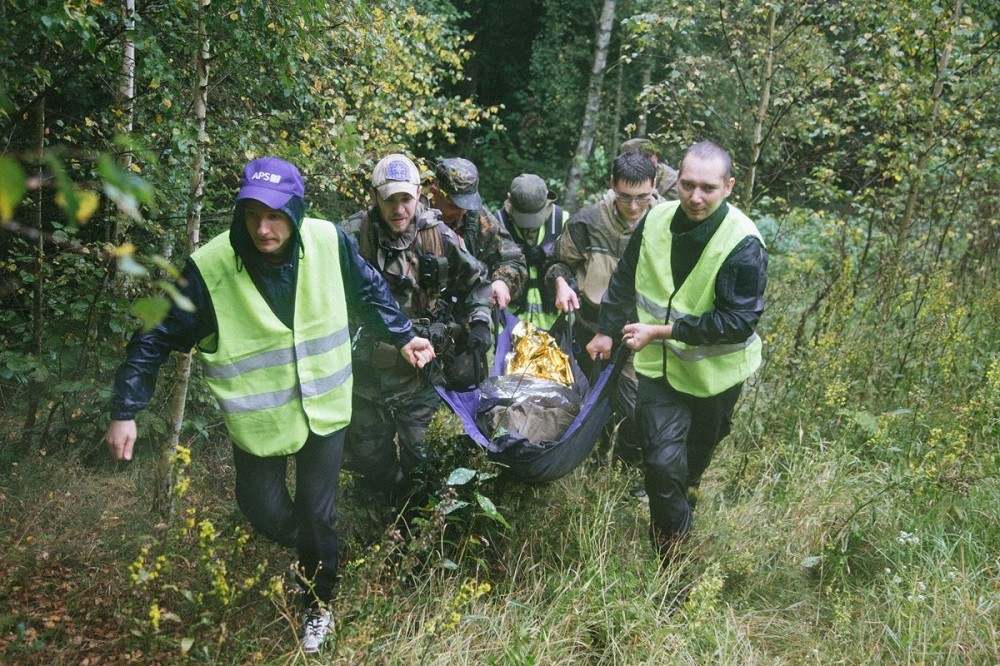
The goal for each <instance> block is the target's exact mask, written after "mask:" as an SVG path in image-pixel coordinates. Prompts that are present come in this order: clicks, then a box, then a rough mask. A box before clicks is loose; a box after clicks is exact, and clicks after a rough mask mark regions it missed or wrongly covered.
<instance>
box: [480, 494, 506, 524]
mask: <svg viewBox="0 0 1000 666" xmlns="http://www.w3.org/2000/svg"><path fill="white" fill-rule="evenodd" d="M476 501H477V502H479V508H480V509H482V510H483V513H484V514H485V515H486V517H487V518H490V519H492V520H495V521H496V522H498V523H500V524H501V525H503V526H504V527H510V525H509V524H508V523H507V519H506V518H504V517H503V516H502V515H501V514H500V512H499V511H497V507H496V505H495V504H494V503H493V500H491V499H490V498H489V497H486V496H485V495H480V494H479V493H476Z"/></svg>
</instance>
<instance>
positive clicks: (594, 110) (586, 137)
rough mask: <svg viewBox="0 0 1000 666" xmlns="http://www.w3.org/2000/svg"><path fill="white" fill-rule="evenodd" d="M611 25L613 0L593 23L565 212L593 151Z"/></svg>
mask: <svg viewBox="0 0 1000 666" xmlns="http://www.w3.org/2000/svg"><path fill="white" fill-rule="evenodd" d="M614 21H615V0H604V8H603V9H602V10H601V18H600V19H599V20H598V22H597V36H596V40H595V42H596V44H595V47H594V67H593V68H592V69H591V70H590V86H589V87H588V89H587V106H586V109H585V110H584V114H583V124H582V125H581V127H580V140H579V141H578V142H577V144H576V153H575V154H574V156H573V164H572V165H571V166H570V169H569V176H568V177H567V178H566V197H565V201H566V208H567V209H568V210H576V209H577V207H578V206H577V200H578V199H579V196H580V184H581V181H582V180H583V165H584V164H585V163H586V161H587V158H588V157H590V151H591V149H592V148H593V147H594V131H595V129H596V127H597V116H598V114H599V113H600V111H601V87H602V85H603V84H604V72H605V71H606V70H607V64H608V43H609V42H610V41H611V28H612V26H613V25H614Z"/></svg>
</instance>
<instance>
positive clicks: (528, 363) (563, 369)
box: [504, 321, 573, 386]
mask: <svg viewBox="0 0 1000 666" xmlns="http://www.w3.org/2000/svg"><path fill="white" fill-rule="evenodd" d="M510 338H511V342H512V347H511V352H510V354H508V355H507V370H506V372H505V373H504V374H507V375H513V374H521V373H524V374H527V375H531V376H533V377H539V378H541V379H548V380H551V381H554V382H559V383H560V384H563V385H565V386H572V384H573V369H572V368H571V367H570V363H569V357H568V356H567V355H566V353H565V352H563V350H561V349H559V345H558V344H556V341H555V338H553V337H552V336H551V335H549V334H548V333H546V332H545V331H542V330H539V329H538V328H537V327H536V326H535V325H534V324H532V323H531V322H527V321H521V322H520V323H519V324H517V326H515V327H514V330H513V331H511V333H510Z"/></svg>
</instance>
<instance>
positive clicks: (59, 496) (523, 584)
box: [0, 437, 1000, 664]
mask: <svg viewBox="0 0 1000 666" xmlns="http://www.w3.org/2000/svg"><path fill="white" fill-rule="evenodd" d="M737 439H738V437H734V441H730V442H727V444H726V445H724V446H723V447H722V449H721V450H720V452H719V455H718V457H717V459H716V461H715V463H714V464H713V467H712V468H710V473H709V474H708V476H707V478H706V483H705V484H704V486H703V491H704V492H703V495H702V499H701V502H700V504H699V509H698V512H697V523H696V528H695V530H694V532H693V533H692V536H691V538H690V539H689V541H688V542H687V544H686V547H685V549H684V553H683V555H682V556H681V557H680V558H679V559H678V561H676V562H675V563H674V564H673V565H672V566H671V567H669V568H667V569H665V570H660V568H659V566H658V565H657V563H656V562H655V561H654V558H653V557H652V551H651V549H650V547H649V545H648V543H647V539H646V519H647V513H646V508H645V504H644V503H643V502H642V501H640V500H636V499H635V498H632V497H631V496H630V495H629V494H628V492H627V489H628V487H629V484H630V482H631V479H630V476H629V474H630V473H629V472H623V471H621V470H616V469H612V468H609V467H597V466H593V465H589V464H588V465H584V466H583V467H581V468H580V469H578V470H577V471H576V472H574V473H573V474H572V475H570V476H569V477H567V478H565V479H562V480H560V481H557V482H554V483H551V484H548V485H546V486H544V487H538V488H526V487H523V486H516V485H511V484H503V483H497V484H495V485H494V486H492V487H490V488H489V490H490V492H491V496H492V498H493V499H494V501H495V502H496V503H497V504H498V508H499V509H500V511H501V513H503V515H504V516H505V517H506V518H507V520H508V521H509V522H510V523H511V528H510V529H503V528H501V527H500V526H498V525H496V524H495V523H493V522H492V521H488V520H484V519H483V517H482V516H467V517H463V518H462V519H461V520H456V521H455V522H447V523H445V524H444V526H443V528H441V529H439V530H438V531H436V532H434V534H433V536H432V538H430V539H424V541H421V540H422V539H423V537H424V535H416V536H414V537H412V538H411V539H408V540H403V541H396V540H393V539H391V538H383V537H382V536H381V535H382V534H383V532H384V529H383V528H384V527H385V526H384V525H380V524H377V523H374V522H371V512H370V511H368V507H367V506H365V505H364V503H363V502H362V501H361V499H362V498H359V497H356V496H354V495H353V493H352V492H350V491H348V493H347V497H345V501H344V513H345V518H344V521H345V524H346V525H347V526H348V529H347V532H348V534H349V536H348V537H347V538H348V539H349V540H350V543H348V544H347V548H346V549H345V550H346V554H345V563H344V567H343V571H344V580H343V581H342V584H341V586H340V588H339V590H338V596H337V599H336V601H335V610H336V612H337V616H338V624H337V632H336V639H337V640H336V644H335V649H334V651H333V652H332V653H328V654H327V655H326V656H325V657H324V659H326V660H328V661H331V662H334V663H413V664H419V663H427V664H445V663H447V664H455V663H458V664H483V663H495V664H549V663H564V662H569V661H572V662H573V663H598V664H638V663H650V664H652V663H676V664H702V663H725V664H748V663H750V664H752V663H762V664H778V663H782V664H800V663H954V664H978V663H992V661H995V658H996V655H997V654H998V649H1000V637H998V635H997V626H1000V622H998V620H1000V592H998V590H1000V587H998V576H997V572H998V571H1000V566H998V562H997V548H996V546H997V544H1000V528H998V527H997V526H996V520H995V507H996V506H998V502H1000V482H998V480H997V478H996V475H995V473H992V474H991V473H990V472H991V470H989V469H985V468H984V469H982V470H980V471H981V472H982V475H981V476H980V477H979V478H976V479H975V480H972V481H968V482H967V483H966V484H965V485H963V486H962V488H961V490H960V492H954V491H952V490H951V489H947V488H942V489H941V490H940V491H939V492H938V493H937V494H936V495H934V496H927V495H926V494H925V495H917V494H914V493H911V492H903V491H902V490H901V489H898V488H896V489H893V488H890V489H888V490H886V488H887V487H888V485H889V483H891V482H889V481H887V480H886V477H885V475H884V474H881V473H880V471H879V470H878V469H877V468H876V469H871V468H870V466H868V468H866V467H865V466H864V465H863V464H862V463H860V462H859V460H858V458H857V457H855V456H854V455H853V454H852V453H851V452H850V451H846V450H844V449H843V448H841V447H839V446H838V445H837V444H835V443H832V442H831V443H828V445H826V446H825V447H823V449H822V450H821V451H819V450H817V449H815V448H812V447H809V446H807V445H805V444H802V445H801V446H800V445H798V444H796V445H795V447H799V448H798V450H793V451H779V450H777V449H760V450H757V451H754V452H752V453H751V455H752V456H753V457H754V458H756V459H757V460H756V461H755V466H756V467H757V468H759V469H765V470H773V469H775V468H778V467H780V468H782V470H783V474H782V475H777V474H772V473H770V472H767V473H765V474H763V475H762V476H760V477H758V481H757V483H756V485H754V486H752V487H746V485H747V484H745V483H744V484H743V485H744V488H743V489H742V490H739V491H735V490H734V488H735V486H736V480H737V477H738V475H746V474H747V467H746V463H745V453H746V452H744V451H741V450H740V449H739V448H738V446H737V445H736V440H737ZM795 447H793V449H794V448H795ZM792 459H794V460H795V461H796V462H795V463H794V464H789V460H792ZM144 462H145V463H149V462H151V460H145V461H138V464H135V465H131V466H113V465H110V464H109V465H102V466H98V467H92V468H88V467H85V466H83V465H81V464H80V463H78V462H76V461H74V460H73V458H72V456H64V457H61V459H56V458H55V457H52V456H49V457H46V458H34V459H25V460H24V461H22V462H21V463H20V464H19V465H18V466H17V467H16V468H15V469H14V471H13V472H11V473H10V474H8V475H7V476H6V477H5V479H4V486H3V490H2V492H3V504H2V507H3V508H2V519H3V525H4V541H3V565H2V575H0V584H2V589H3V590H4V591H5V592H4V599H3V604H2V606H3V608H4V610H3V612H2V616H0V617H2V619H0V640H2V644H0V646H2V654H3V655H4V656H5V659H6V660H7V661H11V662H14V663H39V664H41V663H67V664H68V663H80V662H81V661H82V660H84V659H86V658H88V657H89V658H90V659H92V660H93V659H94V658H95V657H98V656H99V657H101V658H102V659H104V660H125V659H135V660H140V661H141V660H146V659H148V660H151V661H161V662H165V663H180V662H182V661H184V659H185V657H184V656H183V655H182V640H183V639H184V638H185V637H186V636H188V637H193V638H194V640H193V643H192V644H191V646H190V648H188V650H189V651H188V653H187V657H188V658H190V659H191V660H193V661H198V662H203V663H248V662H261V663H296V662H297V663H306V662H305V659H304V657H303V656H302V655H298V654H297V653H296V652H295V640H294V629H293V627H294V620H295V613H296V607H295V603H294V601H293V600H288V599H284V598H283V595H282V594H281V593H278V594H275V593H274V592H273V591H272V592H267V590H268V587H269V584H270V582H269V580H268V579H269V578H270V577H272V576H273V577H275V578H274V580H275V581H280V580H281V577H282V576H283V573H284V569H285V568H286V567H287V566H288V563H289V561H290V559H291V554H290V553H287V552H285V551H283V550H282V549H280V548H279V547H277V546H274V545H273V544H269V543H267V542H264V541H263V540H261V539H259V538H257V537H252V538H251V539H250V540H249V541H248V542H247V544H246V547H245V549H244V550H243V551H242V552H241V553H240V554H239V555H232V556H231V557H230V556H228V555H224V556H223V559H227V558H228V559H227V564H228V565H229V566H230V569H229V570H228V574H227V575H229V576H230V577H231V578H232V579H233V580H234V581H238V580H241V579H242V578H243V577H244V576H246V575H249V574H250V573H251V572H252V570H253V567H254V565H256V564H258V563H262V562H264V563H266V565H265V570H266V575H265V576H264V577H263V578H262V580H261V581H260V583H259V584H256V585H253V586H251V589H250V590H248V591H247V593H246V594H245V595H243V596H241V597H240V598H239V599H237V600H235V601H234V602H233V604H232V605H229V606H224V605H221V604H219V603H218V602H217V601H213V600H212V599H210V598H206V599H203V600H202V601H200V602H199V603H189V602H188V603H180V602H179V601H177V600H178V599H180V597H175V598H174V601H173V602H172V603H174V604H175V606H174V611H173V612H176V613H177V615H178V618H177V620H171V621H167V620H162V621H161V623H160V627H159V630H158V631H152V630H151V629H150V627H149V623H148V618H147V613H148V605H149V602H150V595H149V593H144V592H143V590H142V589H139V588H137V587H136V585H135V584H134V583H133V582H132V581H131V580H130V577H129V565H130V563H132V562H133V561H134V560H135V558H136V556H137V555H138V553H139V549H140V548H141V546H142V545H143V544H146V545H153V546H154V550H155V544H156V543H157V537H158V535H161V534H164V533H165V532H169V530H170V529H172V528H165V527H163V526H159V527H158V526H157V519H156V518H155V516H154V515H152V514H151V513H150V511H149V509H148V507H149V505H150V502H151V494H150V491H149V488H151V487H152V478H151V470H152V466H151V465H150V464H146V465H143V463H144ZM786 468H787V469H786ZM967 471H969V470H968V469H967ZM230 476H231V469H230V467H229V464H228V456H227V452H225V451H223V450H219V451H211V450H202V451H199V452H197V453H196V455H195V463H194V464H193V465H192V472H191V477H192V484H191V489H190V491H189V495H188V496H187V497H186V498H185V500H184V506H185V507H200V509H199V511H198V513H199V520H200V519H202V518H203V517H204V518H210V519H211V520H212V522H213V524H214V525H215V526H216V528H217V530H218V531H219V533H220V534H219V536H218V537H217V540H216V542H215V543H216V546H217V547H218V550H219V552H220V553H231V552H232V551H233V550H234V549H235V544H236V541H237V539H236V537H235V536H234V533H235V532H234V531H235V530H236V528H237V527H238V526H239V525H240V524H241V520H240V517H239V515H238V513H237V512H236V509H235V506H234V503H233V502H232V499H231V498H230V497H228V494H229V490H228V489H229V488H231V478H229V477H230ZM51 479H58V490H56V489H55V488H54V486H53V484H51V483H50V482H49V480H51ZM348 485H349V484H348ZM485 485H488V484H485ZM482 490H483V491H484V492H486V488H483V489H482ZM859 507H860V508H859ZM178 520H179V519H178ZM394 544H395V545H394ZM414 544H420V545H419V547H417V546H415V545H414ZM200 548H201V546H200V545H199V544H198V543H197V540H195V539H186V540H185V539H175V540H174V541H172V545H171V547H170V549H169V555H170V557H171V558H172V561H173V564H172V568H171V570H170V572H169V574H166V576H167V577H172V578H171V580H170V584H172V585H174V586H177V587H181V588H184V587H185V586H187V587H186V589H189V590H190V591H191V592H192V593H199V592H201V593H206V592H208V591H209V589H210V588H211V584H209V583H206V582H205V578H204V565H203V564H202V563H200V561H199V557H200ZM445 557H447V558H449V559H451V560H453V561H454V562H456V564H457V567H455V568H444V567H442V566H440V565H441V564H442V562H443V561H444V558H445ZM810 558H812V559H810ZM414 562H416V563H417V564H418V565H419V566H416V567H411V565H412V564H413V563H414ZM194 583H198V584H200V585H201V587H200V589H196V587H195V585H194ZM487 583H488V586H489V587H488V588H487V587H486V586H485V585H484V584H487ZM160 600H161V604H162V605H163V606H164V610H168V608H167V607H168V606H170V603H171V602H168V601H166V600H165V599H164V598H163V597H162V596H160ZM206 621H207V622H209V623H210V624H208V625H203V624H202V625H200V624H199V623H204V622H206ZM383 659H384V660H385V661H380V660H383Z"/></svg>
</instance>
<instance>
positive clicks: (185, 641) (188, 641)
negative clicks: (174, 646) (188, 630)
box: [181, 637, 194, 654]
mask: <svg viewBox="0 0 1000 666" xmlns="http://www.w3.org/2000/svg"><path fill="white" fill-rule="evenodd" d="M192 645H194V639H193V638H190V637H188V638H182V639H181V654H187V653H188V652H190V650H191V646H192Z"/></svg>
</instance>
